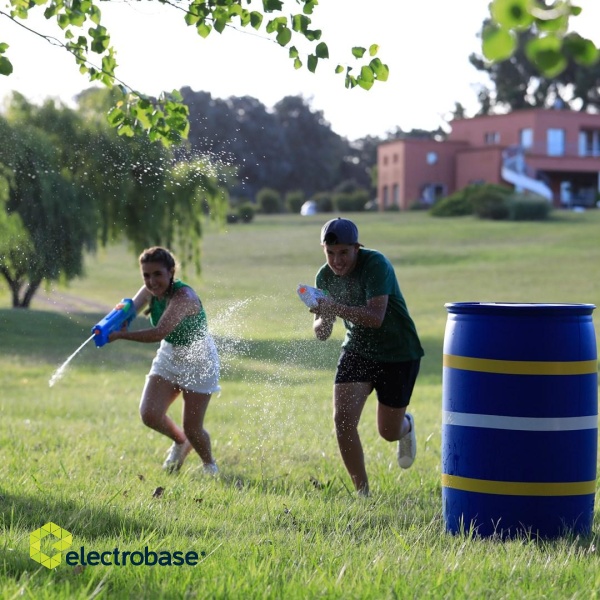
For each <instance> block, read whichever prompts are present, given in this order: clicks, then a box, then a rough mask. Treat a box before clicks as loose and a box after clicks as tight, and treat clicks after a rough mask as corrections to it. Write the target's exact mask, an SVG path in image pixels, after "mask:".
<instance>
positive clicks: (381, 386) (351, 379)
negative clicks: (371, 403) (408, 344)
mask: <svg viewBox="0 0 600 600" xmlns="http://www.w3.org/2000/svg"><path fill="white" fill-rule="evenodd" d="M420 365H421V360H420V359H417V360H407V361H403V362H378V361H374V360H369V359H368V358H364V357H362V356H360V354H357V353H356V352H351V351H347V350H342V354H341V355H340V359H339V361H338V364H337V371H336V373H335V383H359V382H360V383H371V384H373V389H374V390H375V391H376V392H377V400H379V402H381V404H385V405H386V406H390V407H391V408H404V407H406V406H408V405H409V403H410V397H411V396H412V392H413V388H414V387H415V381H416V380H417V375H418V374H419V367H420Z"/></svg>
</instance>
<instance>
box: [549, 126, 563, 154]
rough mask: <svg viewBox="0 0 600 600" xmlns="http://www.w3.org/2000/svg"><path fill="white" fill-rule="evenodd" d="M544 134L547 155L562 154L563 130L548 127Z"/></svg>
mask: <svg viewBox="0 0 600 600" xmlns="http://www.w3.org/2000/svg"><path fill="white" fill-rule="evenodd" d="M546 136H547V137H546V139H547V142H548V156H564V154H565V130H564V129H548V132H547V134H546Z"/></svg>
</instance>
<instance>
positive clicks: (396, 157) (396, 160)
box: [394, 154, 398, 163]
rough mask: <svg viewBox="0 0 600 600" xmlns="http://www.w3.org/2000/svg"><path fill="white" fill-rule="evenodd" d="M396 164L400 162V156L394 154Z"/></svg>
mask: <svg viewBox="0 0 600 600" xmlns="http://www.w3.org/2000/svg"><path fill="white" fill-rule="evenodd" d="M394 162H395V163H397V162H398V155H397V154H394Z"/></svg>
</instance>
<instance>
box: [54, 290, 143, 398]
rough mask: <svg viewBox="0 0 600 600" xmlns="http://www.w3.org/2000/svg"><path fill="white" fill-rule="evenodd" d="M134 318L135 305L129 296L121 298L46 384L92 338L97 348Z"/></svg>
mask: <svg viewBox="0 0 600 600" xmlns="http://www.w3.org/2000/svg"><path fill="white" fill-rule="evenodd" d="M133 319H135V307H134V305H133V300H132V299H131V298H123V300H121V302H119V303H118V304H117V305H116V306H115V307H114V308H113V309H112V310H111V311H110V312H109V313H108V314H107V315H106V316H105V317H104V318H103V319H102V320H101V321H99V322H98V323H97V324H96V325H94V326H93V327H92V335H91V336H90V337H89V338H88V339H87V340H85V342H83V344H81V346H79V348H77V350H75V352H73V354H71V356H69V358H67V360H65V362H64V363H63V364H62V365H61V366H60V367H59V368H58V369H56V371H55V372H54V374H53V375H52V377H51V378H50V380H49V381H48V385H49V386H50V387H52V386H53V385H54V384H55V383H56V382H57V381H58V380H59V379H60V378H61V377H62V376H63V375H64V372H65V370H66V368H67V366H68V364H69V363H70V362H71V361H72V360H73V358H75V356H76V355H77V354H79V352H81V350H82V349H83V347H84V346H85V345H86V344H87V343H88V342H91V341H92V340H94V342H95V343H96V347H97V348H101V347H102V346H104V345H105V344H108V336H109V335H110V334H111V333H112V332H113V331H119V330H120V329H122V328H123V327H124V326H125V327H128V326H129V324H130V323H131V321H133Z"/></svg>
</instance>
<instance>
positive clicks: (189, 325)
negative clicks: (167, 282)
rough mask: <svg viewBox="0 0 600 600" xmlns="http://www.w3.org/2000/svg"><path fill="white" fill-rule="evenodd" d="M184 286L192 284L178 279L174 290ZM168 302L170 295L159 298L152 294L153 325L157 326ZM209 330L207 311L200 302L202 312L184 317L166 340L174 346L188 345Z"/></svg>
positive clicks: (151, 312)
mask: <svg viewBox="0 0 600 600" xmlns="http://www.w3.org/2000/svg"><path fill="white" fill-rule="evenodd" d="M182 287H190V286H189V285H188V284H187V283H183V281H179V280H178V279H177V280H175V281H174V282H173V292H175V291H176V290H178V289H180V288H182ZM168 303H169V299H168V297H165V298H162V299H159V298H157V297H156V296H152V298H151V300H150V323H151V324H152V326H153V327H156V325H157V324H158V322H159V321H160V318H161V317H162V315H163V313H164V312H165V309H166V308H167V304H168ZM207 332H208V324H207V322H206V313H205V312H204V308H203V307H202V303H200V312H198V313H196V314H195V315H189V316H188V317H184V318H183V319H182V320H181V322H180V323H179V325H177V327H175V329H173V331H171V333H170V334H169V335H168V336H167V337H166V338H165V341H167V342H169V343H170V344H173V345H174V346H187V345H189V344H191V343H192V342H194V341H195V340H198V339H200V338H203V337H205V336H206V334H207Z"/></svg>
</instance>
